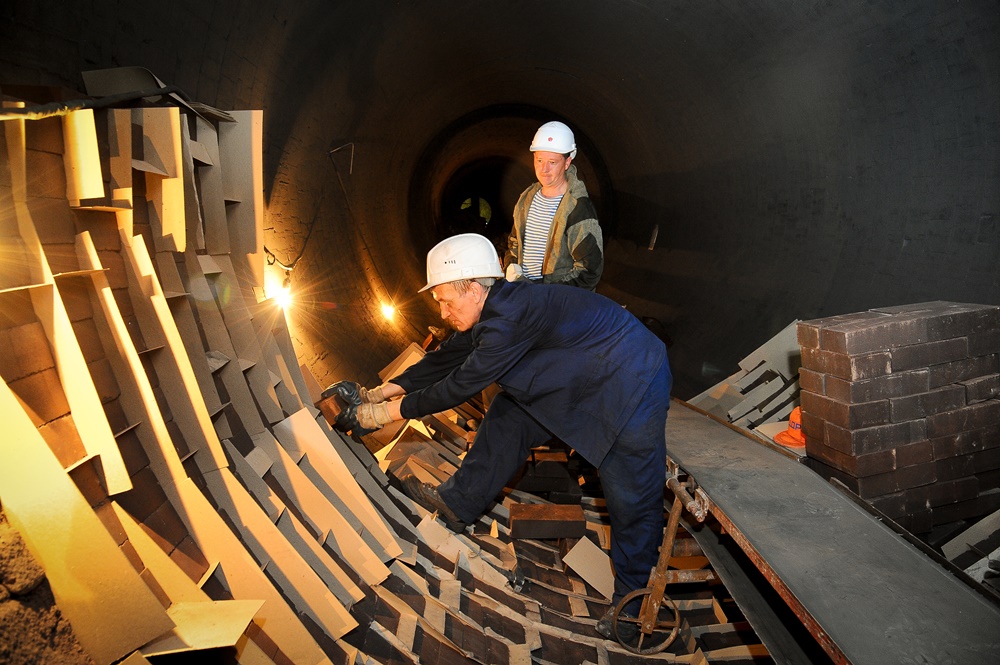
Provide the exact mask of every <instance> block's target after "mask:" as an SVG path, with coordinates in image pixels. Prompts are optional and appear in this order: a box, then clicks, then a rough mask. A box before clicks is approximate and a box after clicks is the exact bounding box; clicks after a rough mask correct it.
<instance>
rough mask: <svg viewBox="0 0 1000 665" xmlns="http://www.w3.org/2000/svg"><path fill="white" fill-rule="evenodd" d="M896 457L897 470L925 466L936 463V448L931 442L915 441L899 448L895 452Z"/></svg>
mask: <svg viewBox="0 0 1000 665" xmlns="http://www.w3.org/2000/svg"><path fill="white" fill-rule="evenodd" d="M894 454H895V456H896V468H897V469H898V468H901V467H904V466H912V465H914V464H924V463H925V462H933V461H934V446H933V445H932V444H931V442H930V440H926V439H925V440H924V441H914V442H913V443H907V444H905V445H902V446H899V447H898V448H896V449H895V450H894Z"/></svg>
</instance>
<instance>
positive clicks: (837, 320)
mask: <svg viewBox="0 0 1000 665" xmlns="http://www.w3.org/2000/svg"><path fill="white" fill-rule="evenodd" d="M882 318H886V317H885V315H884V314H880V313H878V312H854V313H850V314H837V315H835V316H827V317H824V318H822V319H812V320H810V321H800V322H799V323H798V324H797V325H796V326H795V333H796V336H797V338H798V342H799V346H803V347H808V348H811V349H818V348H820V344H821V340H820V336H821V334H822V333H821V331H822V329H823V328H827V327H831V326H838V325H842V324H853V323H858V322H863V321H867V320H870V319H882Z"/></svg>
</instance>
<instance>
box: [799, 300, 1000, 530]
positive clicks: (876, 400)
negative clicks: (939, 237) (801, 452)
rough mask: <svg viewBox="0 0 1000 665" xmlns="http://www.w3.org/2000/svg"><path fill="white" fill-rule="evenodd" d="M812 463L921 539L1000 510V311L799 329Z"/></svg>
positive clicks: (959, 309)
mask: <svg viewBox="0 0 1000 665" xmlns="http://www.w3.org/2000/svg"><path fill="white" fill-rule="evenodd" d="M798 340H799V345H800V347H801V349H802V367H801V369H800V370H799V383H800V386H801V393H800V396H801V405H802V429H803V431H804V433H805V436H806V453H807V455H808V458H809V459H808V463H809V464H810V466H811V467H812V468H814V469H815V470H816V471H817V472H819V473H820V474H821V475H823V476H825V477H827V478H835V479H837V480H839V481H841V482H843V483H844V484H845V485H847V487H848V488H850V489H851V490H852V491H854V492H856V493H857V494H858V495H859V496H861V497H862V498H863V499H866V500H867V501H868V502H869V503H871V504H872V505H873V506H875V507H876V508H878V509H879V510H881V511H882V512H883V513H884V514H886V515H887V516H888V517H890V518H892V519H894V520H896V521H897V522H899V523H900V524H901V525H902V526H903V527H905V528H907V529H908V530H909V531H910V532H912V533H914V534H928V533H930V532H931V531H932V529H934V528H935V527H937V526H940V525H950V524H951V523H956V522H962V521H965V520H975V519H977V518H979V517H982V516H984V515H987V514H989V513H991V512H993V511H995V510H997V509H998V508H1000V374H998V372H1000V307H997V306H992V305H974V304H962V303H952V302H941V301H936V302H929V303H921V304H917V305H905V306H900V307H888V308H884V309H874V310H869V311H867V312H859V313H856V314H845V315H841V316H833V317H829V318H823V319H815V320H812V321H803V322H801V323H799V324H798Z"/></svg>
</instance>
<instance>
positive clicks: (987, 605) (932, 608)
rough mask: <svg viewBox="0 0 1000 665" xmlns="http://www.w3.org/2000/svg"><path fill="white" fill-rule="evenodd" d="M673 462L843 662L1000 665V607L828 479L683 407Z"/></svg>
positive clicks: (672, 430)
mask: <svg viewBox="0 0 1000 665" xmlns="http://www.w3.org/2000/svg"><path fill="white" fill-rule="evenodd" d="M666 438H667V451H668V454H669V455H670V456H671V457H672V458H673V459H674V460H675V461H676V462H677V463H678V464H680V465H681V467H682V468H683V469H684V470H686V471H687V472H688V473H690V474H691V475H692V476H693V477H694V478H695V480H696V481H697V482H698V484H699V485H700V486H701V487H702V488H703V489H704V491H705V492H706V493H707V494H708V496H709V498H710V499H711V500H712V503H713V514H715V515H716V517H717V518H718V519H719V521H720V522H721V523H722V524H723V525H724V526H725V527H726V528H727V529H728V530H729V531H730V535H732V537H733V539H734V540H735V541H736V542H737V543H739V544H740V547H741V548H742V549H743V550H744V552H746V553H747V555H748V556H749V557H750V559H751V560H753V561H754V563H755V565H756V566H757V567H758V568H759V569H760V570H761V572H762V573H763V574H764V576H765V577H766V578H767V579H768V580H769V581H770V582H771V583H772V585H774V587H775V589H776V590H777V591H778V593H779V594H780V595H781V596H782V598H784V600H785V601H786V602H787V603H788V604H789V606H790V607H791V608H792V610H793V611H795V613H796V614H797V615H798V616H799V618H800V620H802V621H803V623H804V624H805V625H806V627H807V628H809V629H810V631H811V632H812V633H813V636H814V637H815V638H816V639H817V641H818V642H819V643H820V644H821V645H823V647H824V648H825V649H826V650H827V653H828V654H830V657H831V658H832V659H833V660H834V661H837V662H850V663H855V664H857V665H861V664H867V663H872V664H875V663H878V664H879V665H884V664H888V663H908V664H909V663H952V662H961V663H963V665H972V664H974V663H983V664H984V665H987V664H989V665H994V664H995V663H998V662H1000V608H998V607H997V606H996V605H994V604H992V603H991V602H989V601H988V600H986V599H985V598H984V597H982V596H980V595H979V594H977V593H976V592H975V591H974V590H972V589H971V588H969V587H968V586H967V585H966V584H965V583H963V582H962V581H960V580H959V579H958V578H956V577H955V576H954V575H952V574H951V573H950V572H949V571H947V570H945V569H944V568H942V567H941V566H940V565H939V564H937V563H936V562H934V561H933V560H931V559H930V558H928V557H927V556H926V555H924V554H923V553H921V552H920V551H919V550H918V549H917V548H916V547H914V546H913V545H911V544H910V543H908V542H906V540H904V539H903V538H901V537H900V536H899V535H898V534H896V533H894V532H893V531H891V530H890V529H889V528H887V527H886V526H885V525H883V524H882V523H880V522H879V521H878V520H876V519H875V518H873V517H872V516H871V515H869V514H868V513H866V512H865V511H864V510H862V509H861V508H860V507H858V506H857V505H855V504H854V503H853V502H852V501H851V500H850V499H848V498H847V497H845V496H844V495H842V494H840V493H839V492H838V491H837V490H836V489H835V488H833V487H832V486H831V485H829V484H828V483H827V482H826V481H825V480H823V479H822V478H821V477H820V476H818V475H817V474H815V473H814V472H812V471H811V470H809V469H808V468H806V467H805V466H803V465H801V464H799V463H797V462H795V461H794V460H792V459H789V458H788V457H786V456H784V455H781V454H780V453H777V452H775V451H773V450H771V449H769V448H767V447H765V446H762V445H760V444H759V443H756V442H755V441H753V440H752V439H750V438H749V437H746V436H743V435H742V434H741V433H740V432H738V431H737V430H735V429H732V428H730V427H727V426H726V425H724V424H722V423H719V422H717V421H715V420H713V419H712V418H710V417H708V416H706V415H704V414H702V413H700V412H698V411H697V410H695V409H694V408H692V407H690V406H688V405H687V404H685V403H683V402H675V403H674V405H673V408H671V410H670V417H669V418H668V420H667V427H666Z"/></svg>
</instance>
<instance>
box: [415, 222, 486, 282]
mask: <svg viewBox="0 0 1000 665" xmlns="http://www.w3.org/2000/svg"><path fill="white" fill-rule="evenodd" d="M476 277H503V269H502V268H501V267H500V259H499V258H498V257H497V250H496V248H495V247H493V243H491V242H490V241H489V240H488V239H487V238H485V237H483V236H481V235H479V234H478V233H460V234H459V235H457V236H452V237H450V238H445V239H444V240H442V241H441V242H439V243H438V244H436V245H434V247H432V248H431V251H429V252H427V286H425V287H424V288H422V289H420V291H426V290H427V289H432V288H434V287H435V286H438V285H439V284H447V283H448V282H457V281H458V280H460V279H475V278H476ZM420 291H418V293H420Z"/></svg>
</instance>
